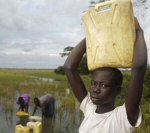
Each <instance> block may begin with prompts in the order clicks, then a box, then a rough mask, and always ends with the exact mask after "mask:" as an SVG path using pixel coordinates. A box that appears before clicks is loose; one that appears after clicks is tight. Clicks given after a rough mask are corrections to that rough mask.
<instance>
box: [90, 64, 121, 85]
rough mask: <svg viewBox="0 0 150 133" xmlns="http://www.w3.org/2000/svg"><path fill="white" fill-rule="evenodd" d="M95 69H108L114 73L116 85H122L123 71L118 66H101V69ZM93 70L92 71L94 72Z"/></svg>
mask: <svg viewBox="0 0 150 133" xmlns="http://www.w3.org/2000/svg"><path fill="white" fill-rule="evenodd" d="M95 71H107V72H110V73H112V75H113V77H114V78H113V80H114V82H115V84H116V85H119V86H121V85H122V81H123V75H122V73H121V71H120V70H119V69H118V68H113V67H101V68H99V69H96V70H94V71H93V72H95ZM93 72H92V73H93Z"/></svg>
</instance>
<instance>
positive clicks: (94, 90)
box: [93, 86, 101, 93]
mask: <svg viewBox="0 0 150 133" xmlns="http://www.w3.org/2000/svg"><path fill="white" fill-rule="evenodd" d="M93 92H95V93H100V92H101V90H100V87H99V86H96V87H94V89H93Z"/></svg>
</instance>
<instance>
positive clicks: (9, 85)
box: [0, 69, 150, 133]
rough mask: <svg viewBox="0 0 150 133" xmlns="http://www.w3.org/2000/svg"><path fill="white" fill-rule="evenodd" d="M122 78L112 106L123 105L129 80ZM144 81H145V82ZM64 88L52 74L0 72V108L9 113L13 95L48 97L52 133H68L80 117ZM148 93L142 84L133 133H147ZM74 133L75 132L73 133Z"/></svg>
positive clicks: (149, 127) (65, 83) (87, 80)
mask: <svg viewBox="0 0 150 133" xmlns="http://www.w3.org/2000/svg"><path fill="white" fill-rule="evenodd" d="M124 77H125V78H124V82H123V89H122V92H121V94H120V96H119V97H117V100H116V105H120V104H122V103H124V99H125V94H126V89H127V84H128V81H129V77H130V75H129V74H128V72H124ZM82 78H83V80H84V81H85V85H86V87H87V88H88V89H89V88H90V80H91V77H90V76H82ZM49 79H50V80H49ZM52 80H53V81H52ZM148 81H149V79H148V78H147V82H148ZM145 82H146V81H145ZM66 88H70V86H69V83H68V81H67V79H66V76H64V75H58V74H55V73H54V71H53V70H24V69H0V104H1V105H2V106H3V110H4V111H5V112H10V111H12V110H13V104H14V99H15V100H16V92H18V93H19V94H22V93H29V94H30V95H31V97H32V98H33V97H35V96H40V95H43V94H46V93H51V94H53V95H54V96H55V97H56V100H57V108H56V113H57V115H56V117H57V119H56V121H55V123H54V124H55V125H54V127H55V128H53V130H54V131H56V130H57V131H58V130H59V131H60V130H63V131H64V129H65V131H66V132H67V131H68V132H71V131H73V128H77V127H78V126H79V125H80V123H81V121H82V118H83V116H82V113H81V112H80V111H79V104H78V102H77V100H76V99H75V97H74V95H73V94H72V91H71V94H70V95H66ZM148 91H149V86H148V85H147V83H146V84H145V85H144V92H143V97H142V101H141V110H142V113H143V121H142V124H141V126H140V128H138V129H136V131H135V133H148V132H150V125H149V123H150V99H149V98H147V99H145V95H146V94H147V93H148ZM8 99H9V100H8ZM31 105H33V101H31ZM58 123H59V124H58ZM74 126H76V127H74ZM74 130H75V129H74ZM57 131H56V132H57ZM74 132H77V130H75V131H74Z"/></svg>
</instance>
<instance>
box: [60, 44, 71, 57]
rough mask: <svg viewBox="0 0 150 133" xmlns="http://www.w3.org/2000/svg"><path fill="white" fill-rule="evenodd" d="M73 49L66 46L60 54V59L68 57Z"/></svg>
mask: <svg viewBox="0 0 150 133" xmlns="http://www.w3.org/2000/svg"><path fill="white" fill-rule="evenodd" d="M73 48H74V47H71V46H68V47H66V48H64V50H63V53H60V55H61V57H64V56H68V55H69V54H70V52H71V51H72V50H73Z"/></svg>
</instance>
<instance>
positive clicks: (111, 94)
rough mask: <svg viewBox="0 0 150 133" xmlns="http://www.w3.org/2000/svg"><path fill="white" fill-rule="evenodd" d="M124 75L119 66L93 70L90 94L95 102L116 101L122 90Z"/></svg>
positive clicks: (98, 103) (106, 102)
mask: <svg viewBox="0 0 150 133" xmlns="http://www.w3.org/2000/svg"><path fill="white" fill-rule="evenodd" d="M122 80H123V76H122V73H121V72H120V70H118V69H117V68H110V67H103V68H99V69H96V70H94V71H93V72H92V81H91V89H90V95H91V99H92V101H93V103H94V104H96V105H100V104H108V103H111V102H114V100H115V97H116V96H117V95H118V94H119V93H120V91H121V85H122Z"/></svg>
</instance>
